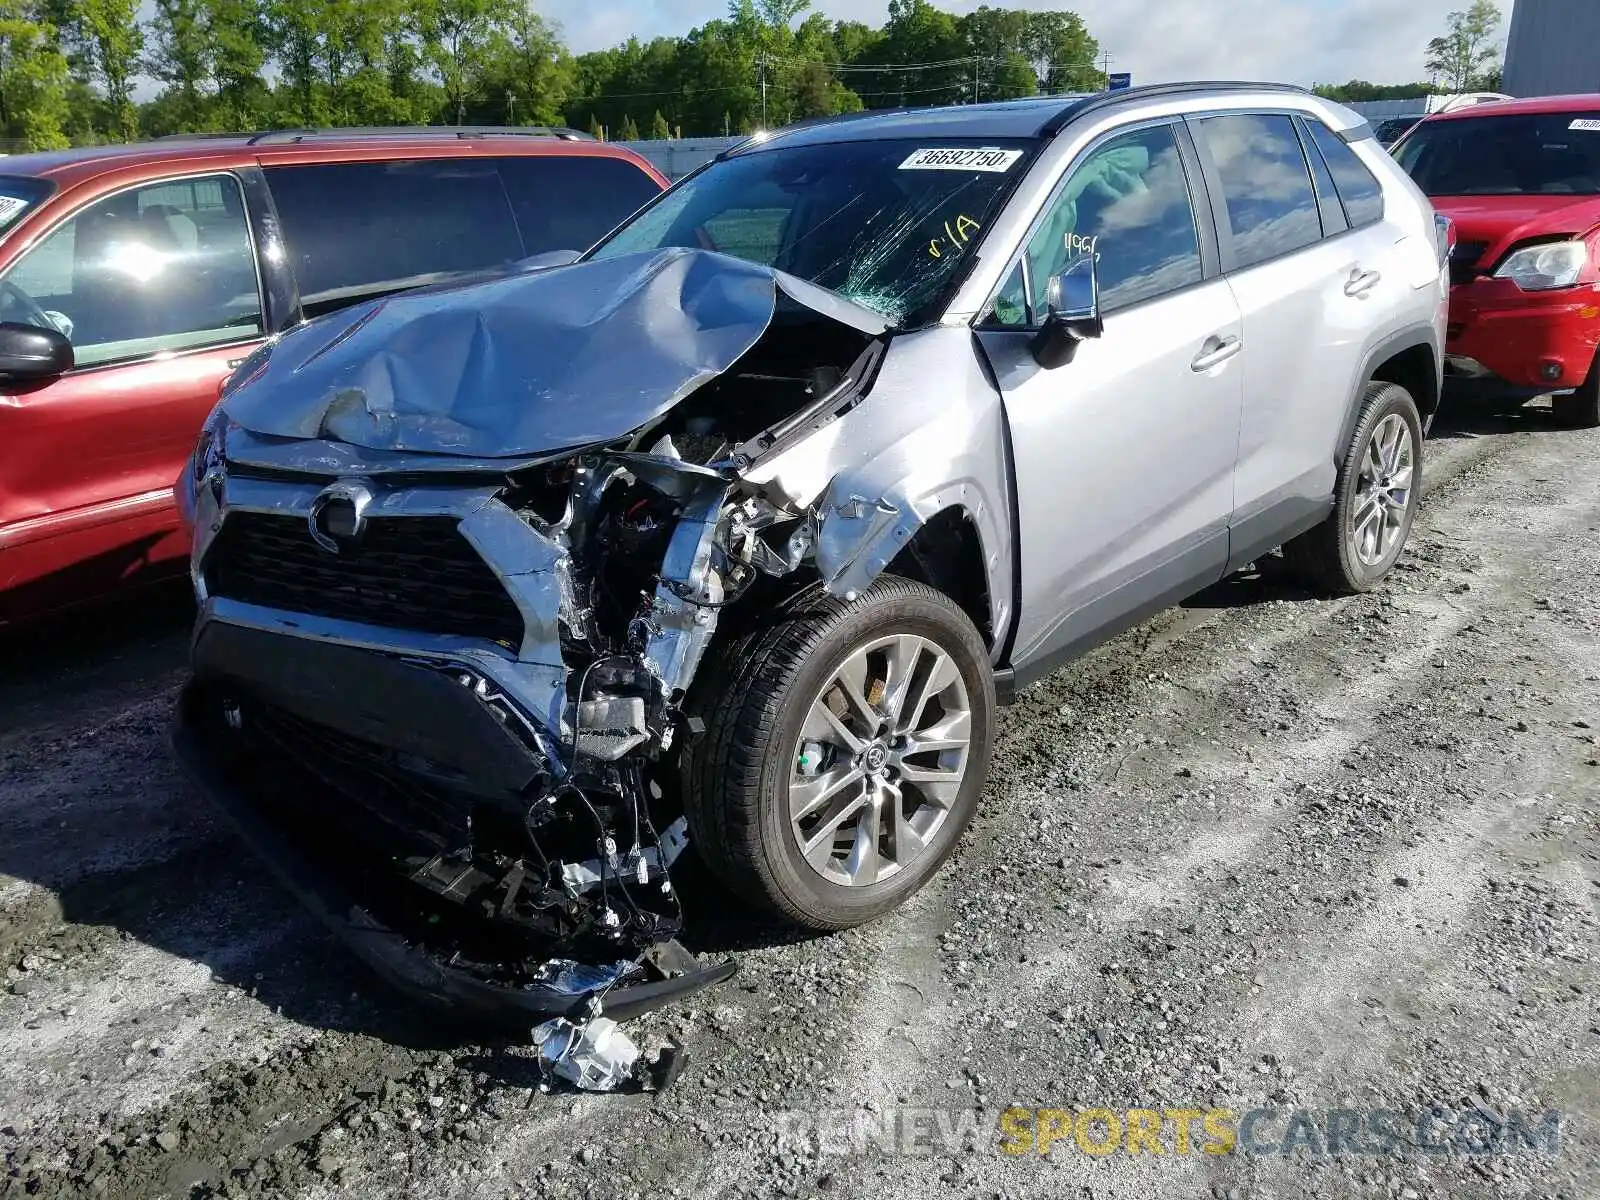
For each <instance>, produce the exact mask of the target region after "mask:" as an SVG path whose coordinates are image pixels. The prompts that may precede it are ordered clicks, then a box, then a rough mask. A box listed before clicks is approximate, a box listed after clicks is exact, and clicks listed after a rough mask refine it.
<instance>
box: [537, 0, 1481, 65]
mask: <svg viewBox="0 0 1600 1200" xmlns="http://www.w3.org/2000/svg"><path fill="white" fill-rule="evenodd" d="M936 2H937V0H936ZM990 3H993V4H995V5H996V6H997V7H998V6H1002V5H1003V6H1005V7H1020V8H1038V9H1048V8H1068V9H1071V10H1073V11H1075V12H1077V13H1078V14H1079V15H1080V16H1081V17H1082V18H1083V19H1084V22H1085V23H1086V24H1087V25H1088V27H1089V32H1090V33H1092V34H1093V35H1094V36H1095V37H1096V38H1097V39H1098V40H1099V42H1100V47H1101V49H1102V50H1105V51H1108V52H1109V53H1110V54H1111V55H1112V56H1113V57H1114V59H1115V62H1114V63H1113V64H1112V68H1111V69H1112V70H1113V71H1130V72H1132V73H1133V76H1134V82H1135V83H1164V82H1167V81H1170V80H1178V79H1253V80H1254V79H1259V80H1271V81H1274V82H1283V83H1299V84H1311V83H1330V82H1339V83H1342V82H1344V81H1345V80H1347V79H1369V80H1372V81H1374V82H1381V83H1397V82H1402V81H1409V80H1415V79H1420V78H1422V77H1423V74H1424V73H1423V69H1422V58H1423V48H1424V47H1425V46H1426V45H1427V42H1428V39H1429V38H1431V37H1433V36H1434V35H1436V34H1438V33H1439V32H1441V30H1442V29H1443V27H1444V19H1445V14H1446V13H1448V12H1450V11H1452V10H1453V9H1459V8H1462V7H1465V0H1058V2H1056V3H1050V2H1048V0H1011V2H1010V3H1006V0H990ZM939 7H941V8H945V9H947V10H949V11H951V12H955V13H962V12H967V11H969V10H971V9H973V8H976V7H978V0H969V2H965V3H962V2H957V3H943V4H939ZM541 8H542V10H543V11H544V13H545V15H546V16H547V17H549V18H552V19H554V20H555V21H557V22H558V23H559V24H560V26H561V28H562V31H563V33H564V34H565V37H566V40H567V44H568V45H569V46H571V47H572V49H573V50H575V51H579V52H581V51H584V50H597V49H600V48H602V47H605V46H611V45H615V44H617V43H619V42H622V41H626V40H627V39H628V38H629V37H630V36H637V37H640V38H651V37H655V36H657V35H662V34H666V35H672V34H679V33H684V32H686V31H687V30H689V29H690V28H691V27H693V26H695V25H699V24H702V23H703V22H705V21H708V20H710V19H712V18H714V17H717V16H721V15H722V14H723V13H724V12H725V11H726V9H727V5H726V3H725V2H724V0H544V3H543V4H542V5H541ZM813 8H814V9H815V10H817V11H820V12H823V13H825V14H826V15H827V16H829V17H831V18H835V19H844V20H857V21H866V22H869V23H871V24H873V25H881V24H882V23H883V22H884V20H885V19H886V18H887V16H888V2H887V0H813ZM1502 8H1503V9H1504V10H1505V11H1506V12H1507V13H1508V14H1509V12H1510V8H1511V5H1510V3H1509V2H1508V0H1502Z"/></svg>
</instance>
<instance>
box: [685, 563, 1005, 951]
mask: <svg viewBox="0 0 1600 1200" xmlns="http://www.w3.org/2000/svg"><path fill="white" fill-rule="evenodd" d="M994 704H995V700H994V678H993V674H992V672H991V670H990V665H989V657H988V651H987V649H986V648H985V646H984V643H983V638H982V637H981V636H980V635H979V633H978V631H977V629H975V628H974V627H973V624H972V621H971V620H970V619H969V618H968V617H967V615H966V613H964V612H963V611H962V610H961V609H960V608H959V607H958V606H957V605H956V604H955V603H954V602H953V601H952V600H950V599H949V598H948V597H947V596H945V595H943V594H941V593H940V592H937V591H935V590H934V589H932V588H930V587H927V586H925V585H923V584H920V583H914V582H912V581H910V580H907V579H902V578H899V577H896V576H884V577H882V578H880V579H879V580H878V581H877V582H875V583H874V584H873V585H872V587H870V588H869V589H867V591H866V592H864V593H863V594H862V595H861V596H860V597H859V598H857V599H856V600H854V601H844V600H841V599H838V598H835V597H832V596H828V595H827V594H825V593H824V592H823V591H822V589H821V587H820V585H818V586H815V587H812V588H809V589H807V590H806V591H805V592H802V593H800V594H799V595H798V596H796V597H794V598H792V599H791V600H790V601H788V602H787V603H786V604H785V605H783V606H782V607H780V608H779V609H778V610H777V611H776V612H775V613H774V614H772V615H771V616H770V617H768V618H767V619H766V620H765V621H763V623H762V624H761V625H760V626H759V627H757V628H756V629H755V630H753V631H752V632H750V633H748V634H746V635H745V636H744V637H743V638H741V639H740V641H739V642H738V643H736V644H735V645H733V646H730V647H727V648H726V652H725V653H723V654H722V655H721V656H720V658H719V660H718V663H717V664H716V665H715V666H714V667H713V670H711V671H709V672H707V675H706V677H705V678H703V679H702V680H701V681H700V686H698V687H697V689H696V697H695V699H694V700H693V701H692V707H693V709H694V710H695V711H696V712H697V713H698V714H699V715H700V716H701V717H702V718H703V719H704V720H705V722H706V730H705V733H704V735H703V736H702V737H701V738H700V739H699V740H698V741H696V742H695V743H693V744H692V745H691V747H690V748H689V750H688V751H687V753H686V755H685V760H684V779H683V784H684V788H683V792H684V809H685V812H686V815H687V816H688V819H689V828H690V836H691V840H692V841H693V842H694V843H695V844H697V845H698V847H699V849H700V853H701V856H702V857H703V858H704V859H705V861H706V863H707V865H708V866H710V868H711V869H712V870H713V872H715V873H716V874H717V875H718V876H719V877H720V878H721V879H722V880H723V881H724V882H725V883H726V884H728V886H730V887H731V888H733V889H734V890H735V891H737V892H739V893H740V894H741V895H743V896H745V897H747V898H749V899H751V900H753V901H755V902H757V903H759V904H761V905H762V906H763V907H766V908H769V909H771V910H773V911H774V912H776V913H778V914H779V915H781V916H783V917H786V918H787V919H789V920H791V921H794V922H796V923H798V924H801V925H806V926H810V927H811V928H814V929H825V930H826V929H842V928H846V927H848V926H852V925H859V924H862V923H864V922H866V921H870V920H873V919H874V918H876V917H879V916H881V915H883V914H884V913H886V912H888V911H890V910H891V909H893V908H896V907H897V906H899V905H900V904H901V903H903V902H904V901H905V900H906V899H907V898H908V897H910V896H911V895H912V894H913V893H914V892H916V891H917V890H918V889H920V888H921V887H922V886H923V885H924V884H925V883H926V882H927V881H928V879H929V878H931V877H932V875H933V874H934V873H935V872H936V871H937V870H938V869H939V867H940V866H941V865H942V864H943V863H944V861H945V859H947V858H948V857H949V856H950V854H951V852H952V851H953V850H954V849H955V846H956V843H957V841H958V840H959V839H960V837H961V834H962V832H963V831H964V830H965V829H966V827H967V825H968V824H969V823H970V822H971V820H972V816H973V814H974V813H975V812H976V811H977V807H978V800H979V797H980V796H981V794H982V791H983V786H984V782H985V780H986V778H987V776H988V772H989V760H990V754H991V746H990V741H991V738H992V730H993V726H994Z"/></svg>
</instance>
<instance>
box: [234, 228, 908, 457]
mask: <svg viewBox="0 0 1600 1200" xmlns="http://www.w3.org/2000/svg"><path fill="white" fill-rule="evenodd" d="M782 304H794V305H799V306H801V307H803V308H808V309H811V310H812V311H814V312H817V313H820V314H822V315H823V316H825V317H828V318H831V319H833V320H836V321H839V322H841V323H843V324H845V325H848V326H850V327H851V328H854V329H857V330H860V331H861V332H863V333H866V334H868V335H869V336H876V335H878V334H880V333H882V332H884V330H885V329H886V328H887V322H886V321H885V320H884V319H883V318H882V317H881V316H879V315H878V314H877V313H874V312H872V311H870V310H869V309H866V308H863V307H861V306H860V305H857V304H853V303H851V302H850V301H848V300H845V299H843V298H842V297H840V296H838V295H837V294H835V293H833V292H830V291H828V290H826V289H824V288H819V287H817V286H815V285H813V284H809V283H806V282H805V281H804V280H800V279H796V278H794V277H793V276H789V275H785V274H783V273H782V272H778V271H773V270H771V269H769V268H766V267H759V266H755V265H753V264H751V263H747V262H744V261H742V260H740V259H735V258H729V257H728V256H726V255H723V254H717V253H713V252H711V251H706V250H685V249H668V250H659V251H651V252H646V253H642V254H630V255H622V256H618V257H616V258H610V259H602V260H599V261H594V262H586V263H577V264H574V265H572V266H567V267H558V268H555V269H553V270H545V271H537V272H533V273H530V274H524V275H518V276H513V277H511V278H506V279H495V280H492V281H490V282H485V283H475V284H467V285H463V286H458V287H441V288H428V289H423V290H419V291H415V292H405V293H401V294H399V295H396V296H391V297H389V298H387V299H384V300H377V301H373V302H371V303H368V304H364V305H357V306H354V307H352V308H348V309H345V310H343V311H341V312H339V313H336V314H332V315H330V316H328V317H324V318H322V319H321V320H317V321H314V322H311V323H310V324H308V325H305V326H302V327H300V328H297V329H295V330H293V331H291V332H290V333H288V334H286V335H285V336H284V337H283V338H282V339H281V340H279V341H278V342H277V344H276V345H273V346H271V347H269V348H266V349H264V350H262V351H260V352H258V354H257V355H256V356H252V359H251V360H250V361H249V362H247V363H246V364H244V366H242V367H241V368H240V370H239V371H238V372H237V373H236V376H235V380H234V381H233V382H231V383H230V386H229V389H228V390H227V391H226V392H225V394H224V398H223V408H224V409H225V410H226V412H227V414H228V416H229V417H230V418H231V419H232V420H234V421H236V422H237V423H238V424H240V425H242V426H243V427H244V428H246V429H248V430H250V431H251V432H252V433H256V434H260V435H263V436H267V437H285V438H305V439H328V440H332V441H337V442H346V443H349V444H351V445H355V446H362V447H367V448H369V449H374V450H399V451H412V452H420V453H429V454H453V455H470V456H474V457H485V458H495V457H512V456H518V455H528V454H534V453H540V452H546V451H556V450H563V449H567V448H571V447H578V446H585V445H592V444H594V443H597V442H606V441H611V440H614V439H616V438H620V437H623V436H626V435H627V434H629V433H631V432H632V431H633V430H635V429H637V428H639V427H640V426H642V425H645V424H647V423H649V422H650V421H652V420H654V419H656V418H657V417H659V416H661V415H662V414H664V413H666V412H667V411H668V410H669V409H671V408H672V407H673V406H674V405H675V404H677V403H678V402H679V401H680V400H682V399H683V398H684V397H685V396H687V395H688V394H689V393H691V392H693V391H694V390H695V389H696V388H698V387H699V386H700V385H701V384H703V383H706V382H707V381H709V380H710V379H712V378H714V377H715V376H717V375H719V374H721V373H722V372H723V371H726V370H727V369H728V368H729V367H730V366H732V365H733V363H734V362H736V361H737V360H738V359H739V357H740V356H741V355H743V354H744V353H745V352H746V351H747V350H749V349H750V347H751V346H753V345H754V344H755V342H756V340H757V339H758V338H760V337H761V335H762V334H763V333H764V332H765V331H766V329H767V326H768V325H769V324H770V323H771V321H772V318H773V315H774V314H775V313H776V312H777V311H778V308H779V306H780V305H782Z"/></svg>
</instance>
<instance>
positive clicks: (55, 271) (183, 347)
mask: <svg viewBox="0 0 1600 1200" xmlns="http://www.w3.org/2000/svg"><path fill="white" fill-rule="evenodd" d="M0 319H3V320H7V321H24V322H28V323H30V324H45V323H49V324H51V325H54V326H56V327H57V328H59V329H60V330H61V331H62V332H63V333H66V334H67V336H68V338H69V339H70V340H71V342H72V344H73V352H74V356H75V359H76V363H77V365H76V366H75V367H74V369H73V370H71V371H70V372H68V373H67V374H66V375H63V376H61V377H60V378H57V379H53V380H49V381H45V382H40V383H32V384H13V385H8V386H5V387H4V389H3V390H0V445H3V446H4V456H3V458H0V623H3V622H4V621H6V620H9V619H15V618H18V617H22V616H28V615H32V614H34V613H37V612H41V611H45V610H48V609H51V608H56V607H60V606H62V605H66V604H71V603H74V602H76V601H78V600H81V599H85V598H89V597H92V596H94V595H96V594H99V593H102V592H105V591H108V590H110V589H112V588H114V587H115V586H117V585H118V584H120V583H122V582H125V581H137V580H139V579H141V578H143V577H146V576H148V575H151V574H154V573H155V572H156V570H157V569H158V568H161V567H163V566H165V567H172V566H174V565H175V563H174V560H177V559H181V558H182V556H183V555H184V554H186V553H187V549H188V546H187V540H186V538H185V537H184V536H183V534H182V532H181V529H180V526H179V522H178V518H177V512H176V509H175V508H174V505H173V498H172V485H173V483H174V481H175V480H176V479H177V476H178V473H179V471H180V470H182V467H183V463H184V461H185V459H186V457H187V456H188V453H189V451H190V450H192V449H193V447H194V439H195V437H196V436H197V434H198V432H199V430H200V426H201V424H202V422H203V421H204V420H205V417H206V414H207V413H208V412H209V411H210V410H211V408H212V406H213V405H214V404H215V403H216V400H217V391H218V388H219V386H220V384H221V382H222V380H223V378H224V377H225V376H226V375H227V373H228V371H229V370H230V369H231V365H232V364H233V363H235V362H236V361H237V360H238V359H240V358H242V357H243V356H244V355H245V354H247V353H248V352H249V350H250V347H251V345H252V344H253V343H255V342H257V341H259V339H260V338H261V337H262V332H263V324H262V304H261V289H260V282H259V277H258V274H257V270H256V259H255V251H254V247H253V244H252V240H251V236H250V232H249V225H248V222H247V221H246V217H245V210H244V202H243V195H242V191H241V188H240V185H239V182H238V180H237V179H236V178H234V177H233V176H232V175H222V174H214V175H207V176H200V177H195V178H188V179H179V180H166V181H161V182H157V183H151V184H146V185H143V186H139V187H134V188H129V189H126V190H124V191H121V192H117V193H114V194H112V195H110V196H107V197H103V198H102V199H99V200H96V201H95V202H93V203H92V204H89V205H87V206H85V207H84V208H81V209H79V210H78V211H77V212H75V213H74V214H73V215H72V216H71V217H69V218H68V219H67V220H66V221H64V222H62V223H61V224H59V225H57V226H56V227H55V228H54V229H52V230H51V231H50V232H49V233H47V234H45V235H44V237H43V238H42V239H40V240H39V241H38V242H37V243H36V244H35V245H34V246H32V247H31V248H29V249H28V250H27V251H25V252H24V253H23V255H22V256H21V257H20V258H19V259H17V260H16V261H15V262H14V263H13V264H11V266H10V267H9V268H8V269H7V270H6V271H5V273H4V275H3V277H0Z"/></svg>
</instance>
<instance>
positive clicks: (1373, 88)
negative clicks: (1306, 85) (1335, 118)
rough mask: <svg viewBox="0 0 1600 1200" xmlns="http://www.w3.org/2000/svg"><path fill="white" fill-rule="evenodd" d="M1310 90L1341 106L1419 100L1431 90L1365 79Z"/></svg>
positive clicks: (1405, 84) (1409, 84)
mask: <svg viewBox="0 0 1600 1200" xmlns="http://www.w3.org/2000/svg"><path fill="white" fill-rule="evenodd" d="M1311 90H1312V91H1313V92H1315V93H1316V94H1317V95H1319V96H1323V97H1326V98H1327V99H1329V100H1337V101H1338V102H1339V103H1341V104H1350V103H1357V104H1359V103H1361V102H1363V101H1368V100H1415V99H1420V98H1422V97H1423V96H1426V95H1428V93H1429V92H1431V91H1432V90H1433V89H1432V88H1430V87H1429V86H1428V85H1427V84H1426V83H1368V82H1367V81H1366V80H1365V79H1352V80H1350V82H1348V83H1319V84H1317V85H1316V86H1315V87H1313V88H1312V89H1311Z"/></svg>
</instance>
